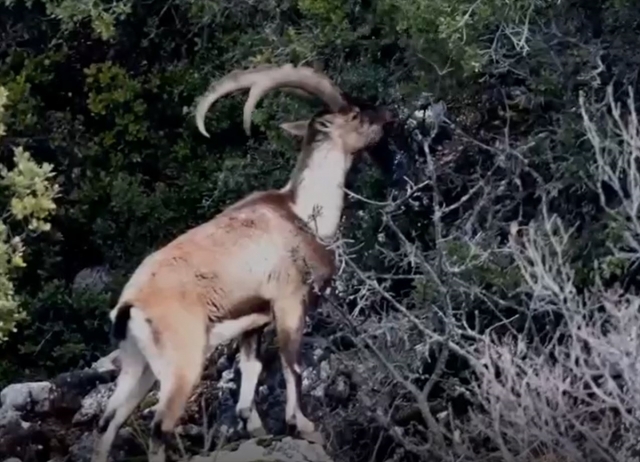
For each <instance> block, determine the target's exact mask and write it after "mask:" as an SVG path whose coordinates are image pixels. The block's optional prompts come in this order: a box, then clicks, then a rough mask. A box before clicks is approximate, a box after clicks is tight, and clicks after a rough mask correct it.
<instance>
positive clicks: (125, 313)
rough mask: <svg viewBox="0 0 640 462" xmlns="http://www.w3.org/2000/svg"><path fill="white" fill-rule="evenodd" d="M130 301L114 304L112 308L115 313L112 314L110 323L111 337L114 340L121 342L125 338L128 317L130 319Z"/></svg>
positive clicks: (131, 306)
mask: <svg viewBox="0 0 640 462" xmlns="http://www.w3.org/2000/svg"><path fill="white" fill-rule="evenodd" d="M131 308H133V305H132V304H131V303H128V302H125V303H123V304H122V305H119V306H116V308H115V309H114V311H115V314H114V316H113V323H112V324H111V337H112V338H113V340H115V341H116V342H122V341H123V340H124V339H126V338H127V327H128V325H129V319H131Z"/></svg>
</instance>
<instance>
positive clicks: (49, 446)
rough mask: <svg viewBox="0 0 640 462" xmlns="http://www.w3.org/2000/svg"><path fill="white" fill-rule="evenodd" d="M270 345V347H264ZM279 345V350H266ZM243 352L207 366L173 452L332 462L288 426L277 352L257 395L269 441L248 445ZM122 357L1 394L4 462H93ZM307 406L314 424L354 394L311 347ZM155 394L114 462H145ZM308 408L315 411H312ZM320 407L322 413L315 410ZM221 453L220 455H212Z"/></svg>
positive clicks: (223, 354)
mask: <svg viewBox="0 0 640 462" xmlns="http://www.w3.org/2000/svg"><path fill="white" fill-rule="evenodd" d="M266 340H268V339H266ZM267 343H269V344H270V345H273V342H267ZM236 351H237V349H235V348H233V345H229V346H228V347H227V348H226V349H219V350H218V351H216V352H215V353H214V354H213V356H212V357H211V358H210V359H209V362H208V365H207V367H206V368H205V372H204V375H203V380H202V382H201V383H200V385H199V386H198V388H197V390H196V391H195V393H194V394H193V396H192V398H191V400H190V402H189V404H188V406H187V411H186V414H185V416H184V418H183V420H182V422H181V425H180V426H179V427H178V428H177V430H176V431H177V433H178V435H179V436H180V437H179V441H178V440H176V441H177V443H176V444H175V447H174V448H172V449H173V452H174V455H175V456H176V457H177V458H179V459H183V460H185V459H186V460H188V459H190V458H191V459H192V460H193V461H198V462H205V461H206V460H209V459H211V460H213V456H212V455H211V454H215V460H216V461H218V462H232V461H238V462H240V461H242V462H247V461H252V460H255V461H258V460H259V461H264V462H266V461H274V462H275V461H281V460H282V461H289V460H291V461H294V460H300V461H303V460H304V461H308V462H326V461H330V460H331V459H330V458H329V456H328V455H327V453H326V452H325V450H324V449H323V448H322V447H320V446H318V445H317V444H310V443H308V442H306V441H303V440H300V439H297V438H296V437H295V436H293V434H292V433H290V430H289V429H288V428H287V426H286V424H285V422H284V380H283V378H282V374H281V373H280V371H279V361H278V355H277V351H275V348H274V347H273V346H271V347H269V348H266V349H265V351H263V353H262V355H261V356H262V357H263V361H264V364H265V374H264V376H263V377H262V378H261V381H260V383H259V387H258V390H257V393H256V405H257V406H258V410H259V412H260V414H261V416H262V419H263V422H264V425H265V427H266V429H267V431H268V432H269V433H270V435H271V436H269V437H265V438H261V439H250V438H249V437H248V435H247V434H246V433H245V432H244V430H243V428H242V425H241V424H240V422H239V421H238V419H237V418H236V416H235V402H236V400H237V393H238V387H239V378H240V377H239V371H238V367H237V358H236V356H235V354H236ZM117 353H118V352H117V350H116V351H114V352H113V353H112V354H110V355H109V356H107V357H105V358H102V359H101V360H100V361H98V362H96V363H95V364H93V365H92V367H91V368H88V369H84V370H77V371H72V372H68V373H65V374H61V375H59V376H58V377H55V378H54V379H52V380H49V381H41V382H30V383H15V384H12V385H10V386H8V387H6V388H5V389H4V390H2V392H1V393H0V404H1V407H0V460H3V459H7V458H16V459H19V460H20V461H21V462H47V461H52V460H65V461H68V462H84V461H89V460H90V457H91V448H92V445H93V441H94V434H93V429H94V426H95V424H96V422H97V419H98V418H99V417H100V415H101V414H102V412H103V410H104V407H105V405H106V402H107V400H108V398H109V396H110V394H111V392H112V391H113V388H114V386H115V379H116V377H117V372H118V367H119V365H118V355H117ZM304 357H305V358H304V361H305V364H306V365H307V366H310V367H307V369H306V370H305V373H304V376H303V394H304V397H303V399H304V400H306V401H307V406H306V407H307V409H309V411H308V413H309V415H310V417H313V418H314V420H316V419H315V417H316V415H317V411H314V409H313V408H314V405H313V401H314V400H316V401H318V400H321V401H323V406H324V405H325V404H326V400H327V399H329V400H333V401H336V402H339V401H343V400H345V399H348V395H349V394H350V392H351V389H352V387H351V386H350V384H349V383H348V382H347V381H345V379H344V377H342V376H340V375H338V376H336V377H337V379H331V378H330V377H329V376H330V375H331V373H330V369H331V367H330V366H329V363H330V361H329V360H328V356H327V354H325V351H324V350H323V349H321V348H317V347H312V348H308V349H306V350H305V352H304ZM156 393H157V391H155V390H154V391H152V392H151V393H150V394H149V396H148V397H147V398H146V399H145V400H144V401H143V402H142V403H141V405H140V406H139V408H138V409H137V410H136V412H134V414H133V415H132V417H131V418H130V419H129V420H128V422H127V423H126V424H125V426H123V428H122V429H121V430H120V433H119V435H118V438H117V439H116V442H115V444H114V448H113V451H112V453H113V459H114V461H115V462H118V461H124V460H132V459H140V460H144V456H145V450H144V445H145V444H146V440H147V434H148V428H149V423H150V421H151V418H152V417H153V415H152V412H150V407H151V406H153V404H155V399H156ZM309 403H310V404H309ZM316 407H317V406H316ZM213 450H215V452H212V451H213Z"/></svg>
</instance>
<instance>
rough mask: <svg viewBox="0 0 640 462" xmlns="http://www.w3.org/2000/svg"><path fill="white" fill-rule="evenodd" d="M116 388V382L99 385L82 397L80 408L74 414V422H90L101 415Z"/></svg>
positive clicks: (76, 423)
mask: <svg viewBox="0 0 640 462" xmlns="http://www.w3.org/2000/svg"><path fill="white" fill-rule="evenodd" d="M114 389H115V383H105V384H101V385H98V386H97V387H96V388H94V389H93V390H91V391H90V392H89V394H88V395H87V396H85V397H84V398H82V404H81V407H80V410H79V411H78V412H76V414H75V415H74V416H73V420H72V424H73V425H78V424H83V423H88V422H91V421H92V420H94V419H95V418H97V417H99V416H100V415H101V414H102V413H103V412H104V410H105V408H106V406H107V401H108V400H109V397H110V396H111V394H112V393H113V390H114Z"/></svg>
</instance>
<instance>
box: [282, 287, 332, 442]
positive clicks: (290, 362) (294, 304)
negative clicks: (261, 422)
mask: <svg viewBox="0 0 640 462" xmlns="http://www.w3.org/2000/svg"><path fill="white" fill-rule="evenodd" d="M305 298H306V297H305V296H304V295H301V296H288V297H281V298H279V299H278V300H276V301H275V302H274V304H273V311H274V315H275V319H276V329H277V335H278V345H279V349H280V359H281V361H282V372H283V374H284V379H285V383H286V386H287V404H286V408H285V417H286V419H287V423H288V424H289V425H295V426H296V428H297V429H298V431H299V432H300V435H301V436H302V437H303V438H305V439H307V440H309V441H312V442H316V443H319V444H323V438H322V435H321V434H320V433H319V432H317V431H316V430H315V426H314V424H313V422H311V421H310V420H309V419H308V418H307V417H306V416H305V415H304V413H303V412H302V409H300V394H301V393H300V390H301V372H302V370H301V367H300V346H301V343H302V333H303V331H304V314H305V305H304V303H305Z"/></svg>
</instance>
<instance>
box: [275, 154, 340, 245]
mask: <svg viewBox="0 0 640 462" xmlns="http://www.w3.org/2000/svg"><path fill="white" fill-rule="evenodd" d="M350 167H351V158H350V156H347V155H345V153H344V152H342V150H341V149H338V148H336V146H332V145H331V144H323V145H320V146H317V147H315V148H313V149H311V150H310V151H309V152H306V153H303V154H302V155H301V157H300V159H299V160H298V165H297V166H296V169H295V170H294V172H293V174H292V175H291V179H290V180H289V183H287V185H286V186H285V187H284V188H283V190H291V191H292V192H293V196H294V205H293V209H294V212H295V213H296V214H297V215H298V216H300V218H302V219H303V220H304V221H305V222H307V223H308V224H309V226H310V227H311V229H312V230H313V231H314V232H315V233H316V234H317V235H318V237H320V238H321V239H327V240H331V239H332V238H333V237H334V236H335V235H336V233H337V231H338V226H339V225H340V218H341V217H342V209H343V207H344V182H345V178H346V176H347V172H348V171H349V168H350Z"/></svg>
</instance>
